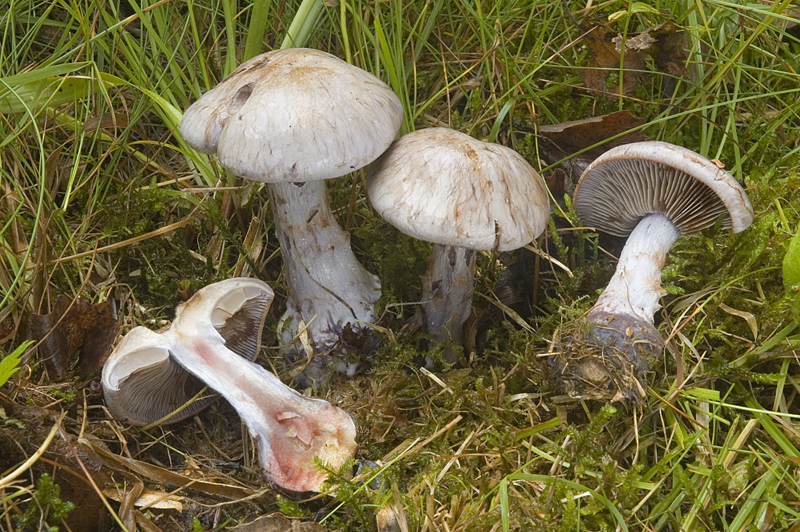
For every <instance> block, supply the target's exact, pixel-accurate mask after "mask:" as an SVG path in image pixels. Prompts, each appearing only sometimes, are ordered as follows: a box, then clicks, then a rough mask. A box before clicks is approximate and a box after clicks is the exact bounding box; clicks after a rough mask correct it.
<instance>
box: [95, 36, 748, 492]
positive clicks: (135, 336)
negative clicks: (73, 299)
mask: <svg viewBox="0 0 800 532" xmlns="http://www.w3.org/2000/svg"><path fill="white" fill-rule="evenodd" d="M402 121H403V112H402V106H401V104H400V101H399V99H398V98H397V96H396V95H395V94H394V93H393V92H392V90H391V89H390V88H389V87H388V86H386V85H385V84H384V83H382V82H381V81H380V80H378V79H377V78H375V77H374V76H372V75H370V74H368V73H366V72H364V71H363V70H361V69H359V68H356V67H354V66H352V65H349V64H347V63H345V62H344V61H342V60H340V59H338V58H336V57H334V56H331V55H329V54H326V53H324V52H320V51H316V50H309V49H288V50H280V51H275V52H270V53H266V54H263V55H261V56H258V57H256V58H254V59H251V60H250V61H247V62H245V63H243V64H242V65H241V66H240V67H239V68H237V69H236V70H235V71H234V72H233V73H232V74H231V75H230V76H229V77H228V78H226V79H225V80H224V81H223V82H222V83H220V84H219V85H218V86H217V87H215V88H214V89H212V90H210V91H209V92H208V93H206V94H205V95H204V96H203V97H202V98H200V99H199V100H198V101H197V102H195V103H194V104H193V105H192V106H191V107H190V108H189V109H188V110H187V111H186V113H185V114H184V117H183V120H182V122H181V134H182V136H183V138H184V140H185V141H186V142H187V143H188V144H189V145H190V146H192V147H193V148H195V149H197V150H198V151H201V152H204V153H216V154H217V157H218V158H219V161H220V163H221V164H222V166H223V167H224V168H226V169H227V170H229V171H230V172H232V173H234V174H235V175H238V176H241V177H243V178H246V179H250V180H255V181H262V182H266V183H267V184H268V185H267V187H268V191H269V196H270V204H271V207H272V209H273V216H274V221H275V232H276V235H277V237H278V240H279V242H280V245H281V253H282V256H283V261H284V267H285V273H286V280H287V284H288V285H289V288H290V291H289V294H288V301H287V309H286V312H285V315H284V319H282V320H281V323H282V324H283V325H282V327H281V330H280V331H279V333H280V335H281V338H282V339H283V340H284V341H285V344H286V345H288V346H290V347H289V348H288V349H287V356H289V357H291V358H293V359H295V360H304V361H305V362H306V363H307V367H306V370H305V372H304V373H305V374H306V376H307V377H308V378H309V379H318V378H320V377H321V376H322V375H323V374H324V372H325V371H326V367H327V365H329V364H331V363H332V362H331V361H333V360H336V359H335V358H333V356H334V355H335V353H336V352H337V350H343V349H344V348H343V344H344V343H345V342H344V340H343V335H344V334H345V332H347V333H348V334H350V335H352V334H353V333H355V334H364V335H366V334H368V332H369V329H368V327H369V325H370V324H371V323H374V322H375V321H376V316H375V303H376V302H377V300H378V297H379V296H380V282H379V280H378V278H377V277H376V276H374V275H372V274H371V273H369V272H368V271H367V270H366V269H365V268H364V267H363V266H362V265H361V264H360V263H359V262H358V260H357V259H356V258H355V256H354V255H353V252H352V250H351V248H350V238H349V235H348V234H347V233H346V232H345V231H344V230H343V229H342V228H341V227H340V226H339V225H338V224H337V223H336V221H335V219H334V218H333V215H332V213H331V210H330V206H329V204H328V198H327V194H326V188H325V185H324V182H323V180H325V179H329V178H334V177H338V176H342V175H346V174H348V173H350V172H352V171H354V170H356V169H359V168H362V167H364V166H366V165H368V164H370V163H372V164H371V166H370V167H369V170H368V173H367V196H368V199H369V202H370V204H371V206H372V207H373V208H374V209H375V210H376V211H377V212H378V213H379V214H380V215H381V216H382V217H383V218H384V219H386V220H387V221H388V222H390V223H391V224H393V225H394V226H395V227H397V228H398V229H399V230H400V231H402V232H404V233H406V234H408V235H411V236H413V237H415V238H420V239H424V240H427V241H429V242H432V243H433V244H434V247H433V253H432V255H431V258H430V261H429V266H428V270H427V272H426V275H425V277H424V279H423V302H422V310H423V315H424V317H425V325H426V327H427V332H428V334H429V335H430V336H431V337H432V338H433V339H435V340H439V341H449V342H453V343H455V344H458V343H459V342H460V341H461V330H462V328H463V325H464V322H465V321H466V319H467V317H468V316H469V313H470V308H471V302H472V291H473V278H474V274H475V263H476V262H475V259H476V252H477V251H508V250H513V249H517V248H519V247H522V246H524V245H525V244H527V243H529V242H531V241H532V240H534V239H535V238H537V237H538V236H539V235H540V234H541V233H542V232H543V231H544V228H545V227H546V224H547V220H548V218H549V215H550V204H549V199H548V192H547V189H546V187H545V184H544V182H543V180H542V178H541V177H540V176H539V175H538V174H537V173H536V171H535V170H534V169H533V168H532V167H531V165H530V164H529V163H528V162H527V161H526V160H525V159H524V158H523V157H522V156H521V155H519V154H518V153H516V152H515V151H513V150H511V149H509V148H506V147H503V146H500V145H497V144H491V143H485V142H481V141H478V140H475V139H473V138H471V137H469V136H467V135H464V134H462V133H458V132H456V131H452V130H449V129H444V128H429V129H423V130H419V131H416V132H414V133H409V134H406V135H403V136H401V137H400V138H399V139H398V140H395V137H396V136H397V133H398V131H399V129H400V126H401V124H402ZM719 166H721V165H717V164H715V163H714V162H711V161H708V160H707V159H704V158H703V157H701V156H699V155H697V154H695V153H693V152H691V151H689V150H686V149H683V148H680V147H678V146H673V145H670V144H666V143H663V142H640V143H634V144H627V145H623V146H619V147H617V148H614V149H612V150H610V151H608V152H606V153H605V154H604V155H603V156H601V157H600V158H598V159H597V160H595V161H594V162H593V163H592V164H591V165H590V166H589V167H588V168H587V169H586V171H585V172H584V173H583V175H582V176H581V178H580V181H579V184H578V186H577V188H576V191H575V198H574V204H575V208H576V209H577V211H578V214H579V215H580V217H581V219H582V220H583V221H584V223H586V224H587V225H589V226H591V227H593V228H596V229H598V230H602V231H606V232H608V233H611V234H613V235H619V236H627V235H630V236H629V238H628V241H627V244H626V246H625V248H624V250H623V252H622V254H621V257H620V260H619V263H618V266H617V269H616V273H615V275H614V277H613V279H612V280H611V283H610V284H609V286H608V288H607V289H606V290H605V292H603V294H602V295H601V296H600V298H599V299H598V301H597V304H596V305H595V306H594V307H593V308H592V309H591V310H590V311H589V312H588V313H587V314H586V315H585V316H584V318H583V319H582V320H580V322H579V323H577V324H574V326H573V327H572V328H571V329H570V334H569V336H568V337H565V338H564V340H563V341H562V343H561V349H560V350H559V353H558V354H557V356H556V357H554V359H553V361H552V362H551V363H550V364H549V367H550V371H551V374H552V375H553V376H554V377H555V378H556V379H557V380H558V381H560V382H559V384H560V386H562V387H563V388H564V389H566V390H567V391H568V392H569V393H570V394H571V395H573V396H575V397H592V398H602V399H611V400H619V399H623V398H629V399H638V398H641V397H643V396H644V393H645V392H644V386H645V385H644V384H643V382H644V380H643V379H644V377H645V374H646V373H647V372H648V371H650V370H651V369H652V367H653V365H654V364H655V362H656V361H657V360H658V358H659V356H660V355H661V352H662V350H663V343H664V342H663V339H662V337H661V335H660V333H659V332H658V330H657V329H656V327H655V326H654V324H653V316H654V314H655V312H656V311H657V310H658V308H659V303H658V301H659V299H660V297H661V296H662V295H663V290H662V289H661V280H660V278H661V268H662V267H663V265H664V262H665V260H666V255H667V253H668V251H669V248H670V246H671V245H672V243H673V242H674V241H675V240H676V239H677V238H678V237H679V236H680V235H682V234H691V233H695V232H697V231H699V230H701V229H703V228H705V227H709V226H710V225H712V224H714V223H715V222H716V221H717V220H718V219H720V218H723V219H724V221H723V223H725V224H727V225H728V226H730V227H731V228H732V230H733V231H734V232H738V231H742V230H743V229H745V228H746V227H747V226H748V225H749V224H750V223H751V221H752V218H753V210H752V207H751V206H750V203H749V201H748V199H747V196H746V194H745V192H744V190H743V189H742V188H741V186H740V185H739V184H738V183H737V182H736V180H735V179H734V178H733V177H732V176H731V175H730V174H729V173H727V172H725V171H724V170H722V169H721V168H720V167H719ZM272 298H273V293H272V290H271V289H270V287H269V286H267V285H266V284H265V283H263V282H261V281H258V280H256V279H247V278H235V279H228V280H226V281H222V282H219V283H215V284H213V285H209V286H207V287H205V288H203V289H202V290H200V291H198V292H197V293H196V294H195V295H194V296H193V297H192V298H191V299H189V300H188V301H186V302H185V303H183V304H182V305H181V306H180V307H178V309H177V310H176V315H175V319H174V321H173V322H172V325H171V326H170V327H169V328H167V329H166V330H162V331H158V332H153V331H150V330H149V329H146V328H144V327H137V328H135V329H133V330H131V331H130V332H129V333H128V334H127V335H126V336H125V337H124V338H123V340H122V341H121V342H120V343H119V344H118V346H117V347H116V348H115V350H114V352H113V353H112V355H111V357H110V359H109V362H108V363H107V365H106V367H105V369H104V371H103V386H104V390H105V397H106V401H107V403H108V406H109V408H110V409H111V411H112V412H113V413H114V415H115V416H117V417H119V418H120V419H123V420H126V421H128V422H130V423H132V424H134V425H149V424H154V423H168V422H175V421H178V420H180V419H184V418H186V417H187V416H190V415H193V414H195V413H196V412H197V411H198V410H200V409H201V408H203V407H204V406H206V405H207V404H208V403H209V402H210V401H211V400H213V399H214V397H215V396H214V395H213V394H212V393H211V392H210V390H214V391H216V392H218V393H219V394H221V395H222V396H223V397H224V398H225V399H226V400H227V401H229V402H230V403H231V405H233V406H234V408H236V410H237V411H238V412H239V414H240V415H241V417H242V419H243V420H244V422H245V424H246V425H247V427H248V429H249V431H250V434H251V436H252V437H253V439H254V440H255V441H256V444H257V447H258V449H259V452H260V457H261V464H262V469H263V472H264V474H265V476H266V478H267V479H268V480H269V481H271V482H273V483H274V484H276V485H277V486H279V487H281V488H283V489H286V490H289V491H295V492H303V491H318V490H319V489H320V486H321V484H322V482H323V481H324V479H325V475H324V474H323V473H321V472H320V471H318V470H317V469H316V468H315V467H314V466H313V463H312V461H313V458H314V457H318V458H320V459H321V460H323V461H324V462H326V463H328V464H329V465H330V466H332V467H334V468H337V467H340V466H341V465H342V464H344V463H345V462H347V461H348V460H350V459H352V458H353V456H354V454H355V447H356V443H355V435H356V428H355V424H354V423H353V420H352V419H351V418H350V416H349V415H347V414H346V413H345V412H344V411H342V410H341V409H339V408H337V407H335V406H333V405H331V404H330V403H329V402H327V401H323V400H321V399H314V398H308V397H305V396H303V395H301V394H299V393H297V392H296V391H294V390H293V389H291V388H289V387H287V386H286V385H284V384H283V383H282V382H281V381H280V379H278V378H277V377H276V376H275V375H273V374H271V373H270V372H268V371H266V370H265V369H264V368H262V367H261V366H259V365H258V364H256V363H255V362H253V360H254V359H255V357H256V356H257V354H258V352H259V349H260V345H261V344H260V338H261V329H262V327H263V323H264V318H265V315H266V312H267V310H268V308H269V306H270V303H271V301H272ZM301 333H302V334H307V335H308V338H309V341H304V342H298V341H297V338H298V337H299V336H300V335H301ZM309 351H311V352H309ZM320 354H326V356H319V355H320ZM337 364H338V366H339V367H338V369H339V370H341V371H344V372H352V371H353V368H352V367H351V366H348V365H347V364H345V363H343V362H342V363H337ZM209 389H210V390H209Z"/></svg>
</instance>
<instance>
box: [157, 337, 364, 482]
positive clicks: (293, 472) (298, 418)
mask: <svg viewBox="0 0 800 532" xmlns="http://www.w3.org/2000/svg"><path fill="white" fill-rule="evenodd" d="M177 336H178V337H180V336H181V335H180V334H179V333H178V334H177ZM170 354H171V356H172V357H173V358H174V359H175V361H176V362H177V363H178V364H180V365H181V366H183V367H184V368H185V369H187V370H188V371H189V372H191V373H192V374H194V375H195V376H196V377H198V378H199V379H200V380H202V381H203V382H205V383H206V384H208V386H209V387H210V388H213V389H214V390H216V391H217V392H219V393H220V394H221V395H222V396H223V397H224V398H225V399H226V400H227V401H228V402H229V403H231V405H232V406H233V407H234V408H235V409H236V411H237V412H238V413H239V415H240V416H241V418H242V420H243V421H244V422H245V424H246V425H247V428H248V429H249V431H250V435H251V436H252V437H253V439H254V440H255V442H256V445H257V447H258V450H259V455H260V457H261V465H262V469H263V471H264V474H265V475H266V477H267V478H268V479H269V480H271V481H272V482H274V483H275V484H277V485H279V486H281V487H283V488H285V489H287V490H290V491H297V492H303V491H319V488H320V485H321V484H322V482H323V481H324V480H325V478H326V474H325V473H322V472H319V471H317V470H316V468H314V467H313V458H314V457H315V456H316V457H319V458H320V459H321V460H322V461H324V462H326V463H329V464H336V465H341V464H343V463H344V462H345V461H347V460H348V459H350V458H351V457H352V456H353V452H354V450H355V433H356V430H355V424H354V423H353V420H352V419H351V418H350V416H348V415H347V413H345V412H344V411H343V410H341V409H339V408H337V407H335V406H333V405H331V404H330V403H328V402H327V401H324V400H322V399H313V398H308V397H305V396H303V395H301V394H299V393H297V392H296V391H294V390H293V389H291V388H289V387H287V386H286V385H284V384H283V383H282V382H281V381H280V379H278V378H277V377H276V376H275V375H273V374H272V373H270V372H268V371H267V370H265V369H264V368H262V367H261V366H259V365H258V364H255V363H253V362H249V361H247V360H245V359H243V358H242V357H240V356H237V355H236V354H235V353H233V352H232V351H231V350H230V349H228V348H227V347H226V346H225V342H224V341H223V340H222V338H221V337H218V336H217V337H213V336H209V337H207V338H203V337H184V338H182V339H181V341H178V342H175V343H174V344H173V345H172V346H171V347H170Z"/></svg>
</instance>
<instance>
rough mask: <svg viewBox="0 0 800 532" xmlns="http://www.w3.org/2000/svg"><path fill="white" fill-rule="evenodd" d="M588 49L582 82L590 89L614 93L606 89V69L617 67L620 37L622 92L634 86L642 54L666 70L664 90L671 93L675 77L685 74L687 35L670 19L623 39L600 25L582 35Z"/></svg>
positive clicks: (663, 70)
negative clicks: (623, 52) (587, 67)
mask: <svg viewBox="0 0 800 532" xmlns="http://www.w3.org/2000/svg"><path fill="white" fill-rule="evenodd" d="M584 40H585V41H586V46H587V47H588V49H589V65H588V66H589V69H587V70H584V71H583V73H582V75H583V84H584V85H585V86H586V87H587V88H588V89H591V90H593V91H598V92H601V93H606V94H609V95H613V94H615V91H610V92H609V91H608V90H607V89H606V78H607V77H608V74H609V70H611V69H615V68H619V62H620V57H621V56H622V46H623V41H624V45H625V59H624V65H623V68H624V70H625V74H624V77H623V86H622V92H623V94H626V95H630V94H632V93H633V91H634V90H635V89H636V85H637V83H638V80H639V78H640V77H641V75H642V72H636V71H641V70H645V62H644V61H645V58H646V57H647V56H650V57H652V59H653V63H654V65H655V67H656V69H657V70H658V71H659V72H663V73H665V74H669V76H667V77H666V78H665V80H666V81H665V89H664V90H665V92H666V93H667V95H671V94H672V92H673V91H674V90H675V78H679V77H686V76H688V75H689V71H688V70H687V68H686V62H687V59H688V57H689V56H688V49H689V39H688V37H687V35H686V32H684V31H683V29H682V28H681V27H680V26H678V25H677V24H675V23H673V22H664V23H663V24H659V25H657V26H653V27H651V28H647V29H646V30H644V31H643V32H641V33H638V34H633V35H629V36H628V37H627V39H623V37H622V35H621V34H618V33H616V34H615V33H614V32H611V31H609V30H608V29H606V28H604V27H599V26H598V27H596V28H594V29H592V30H591V31H589V32H587V33H586V34H585V35H584Z"/></svg>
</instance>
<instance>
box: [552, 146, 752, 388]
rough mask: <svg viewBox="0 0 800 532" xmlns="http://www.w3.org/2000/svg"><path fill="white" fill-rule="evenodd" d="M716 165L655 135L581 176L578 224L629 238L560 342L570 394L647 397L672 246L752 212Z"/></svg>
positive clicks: (738, 227) (746, 219)
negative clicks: (656, 318) (595, 294)
mask: <svg viewBox="0 0 800 532" xmlns="http://www.w3.org/2000/svg"><path fill="white" fill-rule="evenodd" d="M720 166H721V165H717V164H715V163H714V162H712V161H710V160H708V159H706V158H705V157H702V156H701V155H698V154H697V153H695V152H693V151H691V150H688V149H686V148H682V147H680V146H675V145H672V144H668V143H666V142H658V141H649V142H636V143H632V144H625V145H622V146H618V147H616V148H613V149H611V150H609V151H607V152H606V153H604V154H603V155H601V156H600V157H598V158H597V159H595V161H594V162H592V163H591V164H590V165H589V166H588V167H587V168H586V170H585V171H584V172H583V174H582V175H581V177H580V180H579V181H578V185H577V188H576V189H575V194H574V205H575V209H576V210H577V212H578V215H579V216H580V218H581V221H582V223H583V224H585V225H587V226H589V227H593V228H595V229H597V230H599V231H604V232H606V233H610V234H612V235H616V236H628V240H627V241H626V243H625V247H624V248H623V250H622V253H621V254H620V257H619V262H618V263H617V268H616V271H615V273H614V276H613V277H612V279H611V282H609V284H608V286H607V287H606V289H605V291H604V292H603V293H602V294H601V295H600V297H599V298H598V300H597V303H595V305H594V306H593V307H592V308H591V310H589V312H588V313H587V314H586V315H585V317H584V318H583V319H581V320H579V322H578V323H575V324H573V325H572V326H571V329H572V330H571V331H570V334H568V335H567V338H566V340H565V341H563V342H562V343H561V347H560V349H557V351H559V352H561V355H560V356H559V357H558V358H557V359H556V360H555V361H554V363H553V369H554V372H555V378H556V379H558V380H560V381H561V383H562V385H563V386H564V387H565V388H566V390H567V391H568V392H569V393H570V395H573V396H575V397H587V398H596V399H611V400H612V401H617V400H621V399H641V398H643V397H644V394H645V388H646V386H647V383H646V382H645V380H644V377H645V375H646V373H647V372H648V371H650V370H651V369H652V367H653V366H654V364H655V363H656V361H658V359H659V358H660V357H661V354H662V351H663V339H662V337H661V334H660V333H659V332H658V329H656V327H655V325H654V322H653V316H654V314H655V312H656V311H657V310H658V309H659V308H660V305H659V300H660V299H661V297H662V296H663V295H664V290H663V289H662V288H661V270H662V268H663V267H664V263H665V261H666V258H667V253H668V252H669V249H670V247H671V246H672V244H673V243H674V242H675V240H677V239H678V238H679V237H680V236H681V235H690V234H693V233H697V232H699V231H700V230H702V229H704V228H706V227H709V226H711V225H713V224H714V223H715V222H716V221H717V220H719V219H720V218H721V219H722V225H723V226H727V227H730V228H731V229H732V230H733V232H734V233H738V232H740V231H743V230H744V229H746V228H747V227H748V226H749V225H750V223H751V222H752V221H753V208H752V206H751V205H750V201H749V200H748V198H747V194H746V193H745V191H744V189H742V187H741V186H740V185H739V183H738V182H737V181H736V180H735V179H734V178H733V176H732V175H731V174H729V173H728V172H726V171H725V170H723V169H722V168H720Z"/></svg>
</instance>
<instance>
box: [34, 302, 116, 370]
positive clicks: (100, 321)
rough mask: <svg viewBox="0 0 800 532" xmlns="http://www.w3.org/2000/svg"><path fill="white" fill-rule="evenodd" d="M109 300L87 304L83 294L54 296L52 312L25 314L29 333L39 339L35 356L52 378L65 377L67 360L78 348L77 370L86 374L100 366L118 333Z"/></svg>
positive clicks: (67, 367)
mask: <svg viewBox="0 0 800 532" xmlns="http://www.w3.org/2000/svg"><path fill="white" fill-rule="evenodd" d="M115 314H116V312H115V310H114V306H113V303H112V301H111V300H107V301H104V302H102V303H98V304H97V305H92V304H90V303H89V302H88V301H87V300H86V299H84V298H83V297H78V298H77V299H75V300H72V299H70V298H69V297H67V296H65V295H63V294H62V295H60V296H58V298H57V299H56V303H55V307H54V309H53V311H52V312H50V313H49V314H45V315H40V314H32V315H31V316H30V318H28V327H29V329H30V335H31V337H32V338H33V339H34V340H36V341H41V344H40V345H39V356H40V358H41V360H42V362H44V366H45V369H46V370H47V376H48V378H49V379H50V380H51V381H53V382H63V381H65V380H67V379H69V376H70V375H69V374H70V372H69V368H70V361H71V359H72V357H73V355H75V353H77V352H78V351H80V358H79V361H78V364H77V368H76V370H77V373H78V375H79V376H80V377H81V378H86V377H87V376H88V375H89V374H91V373H92V372H94V371H99V370H100V369H102V367H103V364H105V362H106V359H107V358H108V355H109V354H110V353H111V347H112V345H113V343H114V340H115V339H116V337H117V334H118V333H119V325H118V324H117V318H116V315H115Z"/></svg>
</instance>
